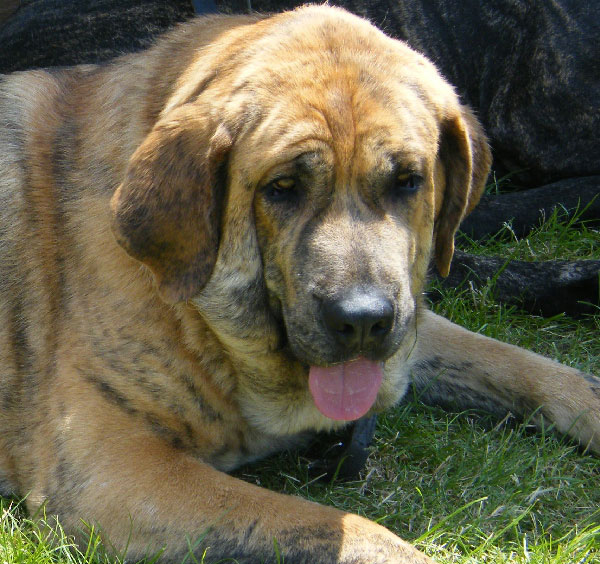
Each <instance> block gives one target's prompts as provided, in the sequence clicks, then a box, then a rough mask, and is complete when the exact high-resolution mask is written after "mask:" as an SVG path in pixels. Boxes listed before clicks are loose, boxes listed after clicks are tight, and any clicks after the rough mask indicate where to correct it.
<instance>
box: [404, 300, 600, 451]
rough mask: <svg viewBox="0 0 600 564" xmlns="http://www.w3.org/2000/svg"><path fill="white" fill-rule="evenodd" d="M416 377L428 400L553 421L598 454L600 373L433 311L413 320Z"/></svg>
mask: <svg viewBox="0 0 600 564" xmlns="http://www.w3.org/2000/svg"><path fill="white" fill-rule="evenodd" d="M411 360H412V361H413V362H414V367H413V370H412V374H413V382H414V385H415V388H416V389H417V392H418V394H419V395H420V397H421V398H422V399H423V400H424V401H425V402H427V403H437V404H445V405H448V404H453V405H455V406H458V407H460V408H479V409H484V410H488V411H491V412H495V413H499V414H506V413H507V412H509V411H510V412H512V413H514V414H516V415H521V416H529V415H531V414H533V420H534V421H535V422H536V423H537V424H538V425H539V424H541V423H542V421H545V423H548V422H550V423H553V424H554V425H555V428H556V429H557V430H558V431H559V432H561V433H566V434H568V435H570V436H572V437H574V438H575V439H576V440H577V441H579V442H580V443H581V445H582V446H583V447H585V448H589V449H591V450H593V451H594V452H596V453H598V454H600V378H597V377H595V376H592V375H589V374H584V373H583V372H580V371H578V370H576V369H574V368H570V367H568V366H564V365H562V364H559V363H557V362H554V361H552V360H550V359H548V358H545V357H543V356H540V355H538V354H535V353H533V352H531V351H527V350H525V349H521V348H519V347H516V346H513V345H508V344H506V343H501V342H500V341H496V340H495V339H491V338H489V337H484V336H482V335H478V334H476V333H472V332H471V331H467V330H466V329H463V328H462V327H459V326H458V325H455V324H454V323H451V322H450V321H448V320H447V319H444V318H443V317H440V316H439V315H436V314H434V313H432V312H430V311H427V310H422V311H421V312H420V314H419V318H418V323H417V346H416V347H415V350H414V351H413V353H412V355H411Z"/></svg>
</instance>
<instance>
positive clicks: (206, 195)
mask: <svg viewBox="0 0 600 564" xmlns="http://www.w3.org/2000/svg"><path fill="white" fill-rule="evenodd" d="M231 144H232V140H231V137H230V136H229V134H228V132H227V130H226V129H225V127H224V126H222V125H219V126H210V125H209V123H208V120H207V119H206V118H203V117H198V110H197V109H196V110H195V111H192V109H189V108H186V107H180V108H178V109H177V110H174V111H173V112H171V113H169V114H168V115H167V116H166V117H165V118H164V119H162V120H161V121H159V122H158V123H157V124H156V126H155V127H154V128H153V129H152V131H151V132H150V133H149V134H148V136H147V137H146V138H145V139H144V141H143V143H142V144H141V145H140V146H139V147H138V149H137V150H136V151H135V153H134V154H133V156H132V157H131V159H130V161H129V165H128V167H127V171H126V175H125V179H124V181H123V183H122V184H121V185H120V186H119V187H118V188H117V190H116V192H115V194H114V195H113V197H112V200H111V210H112V229H113V233H114V234H115V237H116V239H117V241H118V242H119V244H120V245H121V246H122V247H123V248H124V249H125V250H126V251H127V252H128V253H129V254H130V255H131V256H132V257H134V258H136V259H137V260H139V261H141V262H143V263H144V264H146V265H147V266H148V267H149V268H150V270H151V271H152V272H153V274H154V276H155V279H156V283H157V286H158V290H159V293H160V294H161V296H162V297H163V299H165V301H167V302H169V303H175V302H177V301H181V300H186V299H188V298H190V297H192V296H193V295H195V294H197V293H198V292H199V291H200V290H201V289H202V287H203V286H204V285H205V284H206V282H207V281H208V279H209V277H210V275H211V273H212V268H213V266H214V263H215V261H216V257H217V251H218V245H219V236H220V221H221V217H220V216H221V208H222V201H223V197H224V194H223V193H224V187H220V186H219V184H220V183H219V182H218V178H217V177H218V176H219V174H218V172H219V167H220V164H221V163H222V162H223V161H224V159H225V156H226V153H227V151H228V149H229V148H230V146H231Z"/></svg>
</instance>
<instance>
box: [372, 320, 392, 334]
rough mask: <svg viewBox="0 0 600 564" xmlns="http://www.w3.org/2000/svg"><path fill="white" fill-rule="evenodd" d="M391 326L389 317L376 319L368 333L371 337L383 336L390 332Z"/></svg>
mask: <svg viewBox="0 0 600 564" xmlns="http://www.w3.org/2000/svg"><path fill="white" fill-rule="evenodd" d="M391 328H392V318H391V317H390V318H389V319H385V320H381V321H378V322H377V323H375V325H373V327H371V332H370V334H371V335H372V336H373V337H383V336H385V335H387V334H388V333H389V332H390V329H391Z"/></svg>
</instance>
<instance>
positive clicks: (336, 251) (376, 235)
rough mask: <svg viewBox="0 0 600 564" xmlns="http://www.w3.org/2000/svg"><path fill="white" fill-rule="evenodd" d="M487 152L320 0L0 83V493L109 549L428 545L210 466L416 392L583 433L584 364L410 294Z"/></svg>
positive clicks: (416, 555) (462, 114)
mask: <svg viewBox="0 0 600 564" xmlns="http://www.w3.org/2000/svg"><path fill="white" fill-rule="evenodd" d="M489 166H490V154H489V149H488V146H487V141H486V138H485V135H484V133H483V131H482V129H481V127H480V126H479V124H478V122H477V120H476V119H475V117H474V116H473V114H472V113H471V111H470V110H469V109H468V108H467V107H464V106H462V105H461V104H460V103H459V101H458V98H457V96H456V94H455V93H454V91H453V89H452V87H451V86H450V85H449V84H448V83H446V82H445V80H444V79H442V78H441V76H440V75H439V73H438V71H437V70H436V69H435V67H434V66H433V65H432V64H431V63H430V62H429V61H428V60H426V59H425V58H424V57H423V56H421V55H419V54H417V53H416V52H414V51H412V50H411V49H410V48H409V47H408V46H407V45H406V44H404V43H402V42H400V41H397V40H393V39H390V38H388V37H387V36H386V35H384V34H383V33H382V32H380V31H378V30H377V29H376V28H374V27H373V26H372V25H371V24H369V23H368V22H366V21H365V20H362V19H360V18H358V17H356V16H353V15H350V14H349V13H347V12H345V11H343V10H341V9H339V8H333V7H325V6H321V7H317V6H309V7H304V8H301V9H298V10H295V11H293V12H286V13H283V14H280V15H276V16H272V17H266V16H259V15H254V16H231V17H222V16H215V17H208V18H204V19H198V20H196V21H193V22H191V23H187V24H184V25H182V26H180V27H178V28H176V29H175V30H174V31H173V32H170V33H169V34H167V35H166V36H165V37H164V38H162V39H160V40H159V41H158V42H157V43H156V45H155V46H153V47H152V48H150V49H149V50H147V51H145V52H142V53H138V54H134V55H127V56H124V57H122V58H120V59H117V60H116V61H115V62H112V63H109V64H106V65H102V66H92V65H89V66H81V67H74V68H70V69H57V70H50V71H45V70H38V71H29V72H23V73H15V74H13V75H7V76H4V77H3V78H2V80H1V82H0V198H1V205H0V218H1V219H0V241H1V242H0V249H1V253H0V272H1V278H0V295H1V298H0V308H1V309H0V315H1V319H2V324H1V329H0V331H1V332H0V338H1V345H0V351H1V359H2V366H3V372H2V376H1V379H0V405H1V406H2V409H1V411H0V430H1V433H0V490H1V492H2V494H4V495H12V494H17V495H27V498H26V503H27V506H28V508H29V510H30V511H31V512H32V513H36V512H38V511H40V510H41V509H43V511H44V512H45V514H46V515H48V516H57V518H58V520H59V522H60V523H61V525H62V526H63V528H64V529H65V530H66V531H68V532H69V533H72V534H73V535H75V536H76V537H77V538H81V537H82V535H84V534H85V532H84V531H83V526H82V523H88V524H94V525H96V526H97V527H99V530H101V531H102V535H103V536H105V537H106V538H107V539H108V540H109V541H110V544H111V546H113V547H114V549H115V550H117V551H119V552H121V553H124V554H126V557H127V558H128V559H130V560H135V559H138V558H142V557H144V556H145V555H147V554H153V553H159V552H160V554H161V556H160V558H162V560H163V561H168V562H177V561H181V560H183V558H184V557H185V556H186V554H188V552H189V550H190V548H189V545H188V543H187V542H186V539H191V540H195V539H199V540H198V542H197V543H196V544H194V545H193V546H194V547H196V550H197V551H198V554H200V555H202V554H203V553H204V551H205V550H206V551H207V552H206V557H207V558H208V561H211V562H214V561H218V560H220V559H222V558H236V559H237V561H238V562H241V563H255V562H263V561H265V562H268V561H271V560H272V559H274V558H275V548H274V541H276V545H277V547H278V551H279V553H280V554H281V555H282V556H283V558H284V559H285V562H287V563H308V562H320V563H323V564H325V563H332V564H333V563H336V564H341V563H350V562H352V563H365V564H367V563H369V564H373V563H403V564H408V563H410V564H415V563H425V562H431V560H429V559H428V558H427V557H426V556H425V555H423V554H421V553H420V552H418V551H417V550H416V549H414V548H413V547H412V546H410V545H409V544H408V543H406V542H404V541H402V540H401V539H399V538H398V537H397V536H396V535H394V534H392V533H391V532H389V531H388V530H386V529H385V528H383V527H381V526H379V525H377V524H375V523H372V522H370V521H368V520H367V519H364V518H361V517H358V516H355V515H352V514H347V513H343V512H341V511H339V510H336V509H333V508H329V507H325V506H321V505H318V504H314V503H311V502H308V501H305V500H302V499H299V498H295V497H290V496H285V495H282V494H279V493H276V492H271V491H268V490H265V489H262V488H259V487H257V486H255V485H252V484H249V483H246V482H243V481H241V480H238V479H236V478H233V477H231V476H229V475H228V474H227V473H226V472H227V471H230V470H232V469H234V468H236V467H237V466H239V465H240V464H243V463H246V462H249V461H252V460H256V459H260V458H261V457H264V456H266V455H267V454H269V453H271V452H274V451H276V450H279V449H282V448H286V447H289V446H292V445H294V444H297V443H299V442H301V441H303V440H304V439H305V437H306V435H307V434H311V433H314V432H317V431H333V430H336V429H341V428H343V427H344V426H345V425H347V424H348V422H349V421H354V420H357V419H358V418H360V417H362V416H364V415H367V414H371V413H375V412H378V411H381V410H384V409H386V408H388V407H391V406H393V405H394V404H396V403H397V402H398V401H399V400H400V399H401V398H402V396H403V395H404V393H405V391H406V389H407V386H408V385H409V382H410V381H411V380H412V381H414V382H415V383H416V384H417V385H419V386H421V387H422V388H426V389H427V393H428V394H429V396H430V397H433V398H435V397H436V396H439V397H443V398H444V399H448V398H454V399H456V401H457V402H459V403H463V404H471V405H478V406H483V407H487V406H488V405H495V406H502V407H503V408H505V409H510V410H511V411H513V412H514V413H522V414H530V413H531V412H535V413H536V414H537V415H536V417H537V420H539V421H541V420H543V419H545V420H547V421H551V422H552V423H553V424H554V425H555V428H556V429H557V430H558V431H559V432H562V433H566V434H568V435H570V436H571V437H573V438H574V439H575V440H577V441H579V442H580V443H581V444H582V445H583V446H584V447H585V448H589V449H590V450H592V451H594V452H596V453H598V452H600V380H599V379H598V378H596V377H594V376H592V375H589V374H583V373H580V372H578V371H577V370H575V369H572V368H569V367H566V366H562V365H560V364H557V363H555V362H553V361H551V360H549V359H545V358H543V357H541V356H538V355H536V354H534V353H531V352H529V351H525V350H522V349H519V348H517V347H514V346H511V345H506V344H503V343H500V342H498V341H495V340H492V339H489V338H486V337H483V336H481V335H477V334H474V333H470V332H468V331H466V330H464V329H462V328H460V327H458V326H456V325H454V324H452V323H451V322H449V321H447V320H445V319H443V318H441V317H439V316H437V315H435V314H433V313H431V312H429V311H428V310H427V309H426V308H425V306H424V304H423V303H422V300H421V298H420V296H421V293H422V289H423V285H424V282H425V279H426V275H427V269H428V265H429V260H430V256H432V257H433V259H434V261H435V263H436V265H437V268H438V270H439V271H440V272H441V273H442V274H447V273H448V268H449V264H450V261H451V259H452V255H453V249H454V246H453V245H454V243H453V239H454V233H455V231H456V229H457V228H458V226H459V224H460V222H461V220H462V219H463V217H464V216H465V215H466V214H467V213H468V212H469V211H470V210H471V209H472V208H473V207H474V206H475V205H476V203H477V200H478V198H479V196H480V194H481V191H482V189H483V186H484V183H485V179H486V177H487V174H488V170H489Z"/></svg>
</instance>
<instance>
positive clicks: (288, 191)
mask: <svg viewBox="0 0 600 564" xmlns="http://www.w3.org/2000/svg"><path fill="white" fill-rule="evenodd" d="M296 188H297V184H296V180H295V179H293V178H289V177H285V178H278V179H276V180H273V182H270V183H269V184H267V186H266V187H265V195H266V197H267V198H268V199H269V200H270V201H271V202H275V203H278V202H291V201H293V200H295V199H296V198H297V197H298V192H297V190H296Z"/></svg>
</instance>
